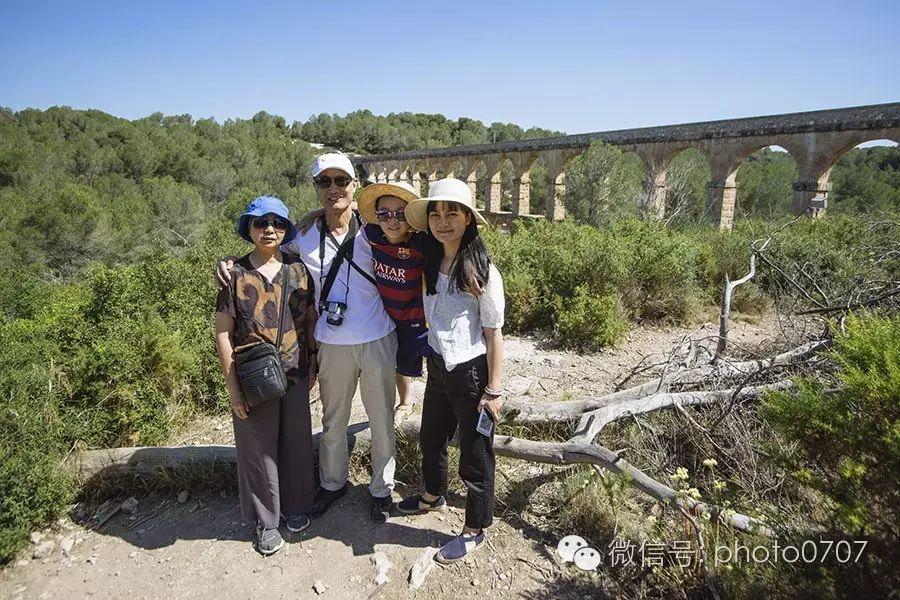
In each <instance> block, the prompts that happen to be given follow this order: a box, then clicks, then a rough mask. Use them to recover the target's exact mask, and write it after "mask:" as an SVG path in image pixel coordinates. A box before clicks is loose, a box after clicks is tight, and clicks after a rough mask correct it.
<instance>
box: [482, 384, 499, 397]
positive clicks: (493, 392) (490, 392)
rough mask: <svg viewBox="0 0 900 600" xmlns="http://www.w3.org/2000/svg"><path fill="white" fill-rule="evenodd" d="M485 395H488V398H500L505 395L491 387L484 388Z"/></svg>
mask: <svg viewBox="0 0 900 600" xmlns="http://www.w3.org/2000/svg"><path fill="white" fill-rule="evenodd" d="M484 393H485V394H487V395H488V396H493V397H494V398H499V397H500V396H502V395H503V391H502V390H492V389H491V388H489V387H485V388H484Z"/></svg>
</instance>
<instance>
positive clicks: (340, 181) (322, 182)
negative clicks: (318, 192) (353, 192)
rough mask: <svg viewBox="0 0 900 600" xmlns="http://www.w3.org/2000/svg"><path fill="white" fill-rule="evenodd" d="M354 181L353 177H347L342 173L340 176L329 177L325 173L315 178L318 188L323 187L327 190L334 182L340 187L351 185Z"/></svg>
mask: <svg viewBox="0 0 900 600" xmlns="http://www.w3.org/2000/svg"><path fill="white" fill-rule="evenodd" d="M351 181H353V178H352V177H346V176H344V175H341V176H339V177H328V176H327V175H323V176H322V177H316V178H315V179H313V183H315V184H316V187H317V188H321V189H323V190H327V189H328V188H330V187H331V184H332V183H334V185H336V186H337V187H339V188H345V187H347V186H348V185H350V182H351Z"/></svg>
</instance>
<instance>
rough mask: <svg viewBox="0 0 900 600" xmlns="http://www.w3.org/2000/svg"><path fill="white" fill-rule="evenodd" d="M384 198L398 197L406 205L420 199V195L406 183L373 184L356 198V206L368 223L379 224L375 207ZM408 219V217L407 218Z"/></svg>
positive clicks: (362, 190) (361, 191)
mask: <svg viewBox="0 0 900 600" xmlns="http://www.w3.org/2000/svg"><path fill="white" fill-rule="evenodd" d="M382 196H396V197H397V198H400V199H401V200H403V201H404V202H406V203H409V202H412V201H413V200H418V199H419V194H417V193H416V190H414V189H413V188H412V186H411V185H409V184H408V183H406V182H405V181H398V182H396V183H371V184H369V185H367V186H366V187H364V188H363V189H361V190H360V191H359V194H357V196H356V206H357V208H358V209H359V214H361V215H362V218H363V219H364V220H365V221H366V223H377V222H378V218H377V217H376V215H375V205H376V204H377V203H378V199H379V198H381V197H382ZM407 218H408V217H407Z"/></svg>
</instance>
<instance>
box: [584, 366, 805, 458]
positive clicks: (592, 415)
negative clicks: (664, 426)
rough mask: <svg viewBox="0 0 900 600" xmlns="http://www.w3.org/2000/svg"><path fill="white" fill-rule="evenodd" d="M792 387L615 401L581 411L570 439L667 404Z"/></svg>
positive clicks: (587, 438) (587, 439)
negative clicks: (581, 413)
mask: <svg viewBox="0 0 900 600" xmlns="http://www.w3.org/2000/svg"><path fill="white" fill-rule="evenodd" d="M791 387H793V383H792V382H791V381H790V380H784V381H779V382H777V383H771V384H766V385H758V386H755V387H748V388H743V389H741V388H732V389H725V390H711V391H695V392H675V393H665V394H652V395H650V396H646V397H644V398H639V399H637V400H629V401H625V402H618V403H616V404H611V405H609V406H604V407H601V408H598V409H596V410H593V411H591V412H589V413H586V414H584V415H582V417H581V419H580V420H579V422H578V431H577V433H576V435H575V437H573V438H572V441H575V442H580V443H583V444H590V443H591V442H592V441H593V440H594V438H595V437H597V434H598V433H600V430H602V429H603V428H604V427H606V426H607V425H608V424H609V423H612V422H613V421H615V420H617V419H621V418H622V417H625V416H628V415H637V414H644V413H648V412H653V411H655V410H659V409H661V408H667V407H669V406H679V407H682V406H696V405H700V404H712V403H716V402H722V401H724V400H731V401H732V402H740V401H745V400H752V399H753V398H756V397H757V396H759V395H760V394H764V393H766V392H770V391H774V390H786V389H789V388H791Z"/></svg>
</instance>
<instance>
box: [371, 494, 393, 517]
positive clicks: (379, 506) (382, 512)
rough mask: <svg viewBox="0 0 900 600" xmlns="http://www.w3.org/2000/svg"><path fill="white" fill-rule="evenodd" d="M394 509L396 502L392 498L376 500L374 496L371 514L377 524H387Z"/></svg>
mask: <svg viewBox="0 0 900 600" xmlns="http://www.w3.org/2000/svg"><path fill="white" fill-rule="evenodd" d="M393 507H394V501H393V500H392V499H391V497H390V496H385V497H384V498H376V497H375V496H372V511H371V512H370V513H369V514H370V515H371V516H372V520H373V521H374V522H376V523H387V520H388V517H389V516H391V508H393Z"/></svg>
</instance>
